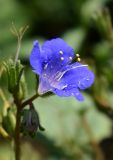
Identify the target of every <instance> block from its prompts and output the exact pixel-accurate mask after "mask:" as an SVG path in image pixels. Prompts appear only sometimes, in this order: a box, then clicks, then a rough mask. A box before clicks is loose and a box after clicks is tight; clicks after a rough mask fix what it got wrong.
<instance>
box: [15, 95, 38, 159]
mask: <svg viewBox="0 0 113 160" xmlns="http://www.w3.org/2000/svg"><path fill="white" fill-rule="evenodd" d="M38 96H39V95H38V94H35V95H33V96H32V97H31V98H29V99H28V100H26V101H24V102H23V103H21V102H19V101H18V99H17V98H16V97H15V96H14V102H15V104H16V106H17V114H16V127H15V137H14V142H15V160H20V158H21V157H20V155H21V150H20V123H21V111H22V109H23V108H24V107H25V106H26V105H28V104H30V103H31V102H32V101H33V100H35V99H36V98H37V97H38Z"/></svg>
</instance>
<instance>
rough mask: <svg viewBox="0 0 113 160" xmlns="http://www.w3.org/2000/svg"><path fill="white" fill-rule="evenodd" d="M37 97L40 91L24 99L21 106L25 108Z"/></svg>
mask: <svg viewBox="0 0 113 160" xmlns="http://www.w3.org/2000/svg"><path fill="white" fill-rule="evenodd" d="M37 97H39V95H38V93H36V94H35V95H33V96H32V97H30V98H29V99H27V100H26V101H24V102H23V103H22V105H21V108H24V107H25V106H26V105H28V104H30V103H31V102H32V101H33V100H35V99H36V98H37Z"/></svg>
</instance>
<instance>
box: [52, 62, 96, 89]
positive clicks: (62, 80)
mask: <svg viewBox="0 0 113 160" xmlns="http://www.w3.org/2000/svg"><path fill="white" fill-rule="evenodd" d="M93 82H94V74H93V72H91V71H90V70H89V69H88V68H87V67H86V65H83V64H81V63H78V62H77V63H74V64H72V65H68V66H66V68H64V69H63V70H62V71H60V72H59V74H57V75H56V77H55V78H54V80H53V81H52V83H51V86H52V87H55V88H57V89H60V90H61V89H63V88H64V86H66V85H67V86H68V85H69V86H73V87H76V88H80V89H82V90H84V89H86V88H89V87H90V86H91V85H92V83H93Z"/></svg>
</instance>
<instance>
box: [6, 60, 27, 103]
mask: <svg viewBox="0 0 113 160" xmlns="http://www.w3.org/2000/svg"><path fill="white" fill-rule="evenodd" d="M4 65H5V68H6V71H7V76H8V90H9V92H10V93H12V94H13V95H14V96H16V97H18V99H19V100H22V99H23V98H24V97H25V93H26V84H25V79H24V75H23V66H22V64H21V63H20V61H19V60H18V61H17V63H16V64H15V63H14V62H13V60H12V59H10V60H9V61H8V62H6V63H4Z"/></svg>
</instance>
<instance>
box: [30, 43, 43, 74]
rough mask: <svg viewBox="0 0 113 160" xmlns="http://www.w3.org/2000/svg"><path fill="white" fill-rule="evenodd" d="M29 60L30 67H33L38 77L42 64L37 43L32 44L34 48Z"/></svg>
mask: <svg viewBox="0 0 113 160" xmlns="http://www.w3.org/2000/svg"><path fill="white" fill-rule="evenodd" d="M29 59H30V65H31V66H32V67H33V69H34V71H35V72H36V73H38V74H39V75H40V74H41V71H42V62H41V56H40V49H39V44H38V41H35V42H34V46H33V49H32V51H31V54H30V58H29Z"/></svg>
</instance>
